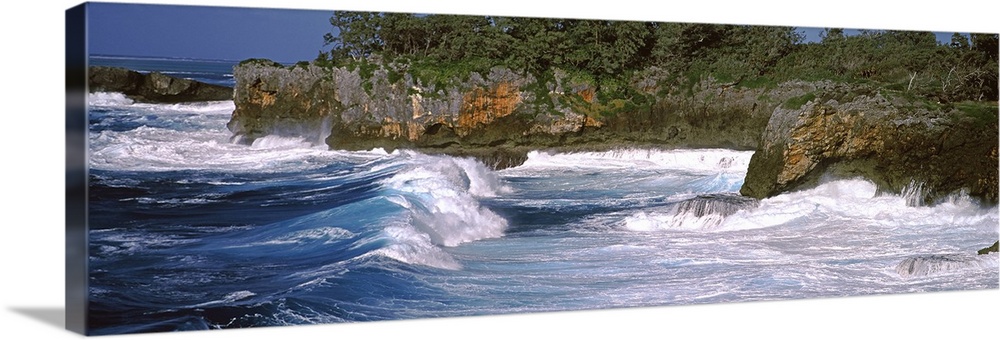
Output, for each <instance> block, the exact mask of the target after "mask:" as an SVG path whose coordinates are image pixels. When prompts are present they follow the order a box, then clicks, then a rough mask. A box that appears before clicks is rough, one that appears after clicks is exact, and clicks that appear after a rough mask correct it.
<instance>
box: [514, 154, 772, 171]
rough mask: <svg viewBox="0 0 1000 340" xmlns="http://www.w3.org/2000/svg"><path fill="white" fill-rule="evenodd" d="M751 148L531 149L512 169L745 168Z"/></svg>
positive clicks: (723, 169)
mask: <svg viewBox="0 0 1000 340" xmlns="http://www.w3.org/2000/svg"><path fill="white" fill-rule="evenodd" d="M751 156H753V151H735V150H726V149H692V150H686V149H678V150H652V149H619V150H611V151H605V152H574V153H548V152H540V151H532V152H529V153H528V159H527V160H526V161H525V162H524V164H522V165H521V166H519V167H515V168H514V169H513V171H518V170H520V171H524V170H536V169H553V168H555V169H567V168H570V169H573V168H576V169H620V168H629V169H631V168H657V169H671V170H682V171H692V172H712V173H718V172H743V173H745V172H746V171H747V168H748V167H749V164H750V157H751Z"/></svg>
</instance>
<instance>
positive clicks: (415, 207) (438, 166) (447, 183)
mask: <svg viewBox="0 0 1000 340" xmlns="http://www.w3.org/2000/svg"><path fill="white" fill-rule="evenodd" d="M406 158H407V159H406V161H405V162H406V167H405V168H404V169H403V170H401V171H399V172H398V173H397V174H396V175H395V176H393V177H391V178H389V179H386V180H385V181H384V182H383V184H384V185H385V186H386V187H388V188H391V189H392V190H393V191H395V192H398V193H401V194H402V197H403V198H405V200H406V201H407V202H406V203H404V204H400V205H401V206H403V207H404V208H406V209H408V210H409V211H411V213H412V217H413V221H412V224H413V225H414V227H416V228H418V229H419V230H420V231H421V232H423V233H426V234H427V235H428V236H429V237H430V240H431V241H432V242H433V243H434V244H437V245H443V246H448V247H451V246H456V245H459V244H461V243H464V242H470V241H475V240H480V239H484V238H493V237H500V236H501V235H503V230H504V229H505V228H506V227H507V221H506V220H504V219H503V218H502V217H500V216H499V215H497V214H496V213H494V212H492V211H490V210H489V209H487V208H485V207H482V206H481V205H480V204H479V200H478V197H492V196H496V195H497V194H498V193H499V192H502V191H505V190H508V189H506V187H504V186H503V185H502V184H501V183H500V179H499V177H497V176H496V174H495V173H494V172H492V171H490V170H488V169H486V167H485V166H483V165H482V164H480V163H478V162H476V161H474V160H472V159H466V158H455V157H449V156H428V155H423V154H419V153H412V152H407V157H406ZM397 200H398V199H397ZM397 204H399V203H397Z"/></svg>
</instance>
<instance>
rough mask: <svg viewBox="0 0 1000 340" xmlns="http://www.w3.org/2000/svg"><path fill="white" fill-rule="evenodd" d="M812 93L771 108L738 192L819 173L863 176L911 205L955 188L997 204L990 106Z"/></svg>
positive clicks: (771, 190)
mask: <svg viewBox="0 0 1000 340" xmlns="http://www.w3.org/2000/svg"><path fill="white" fill-rule="evenodd" d="M855 90H856V89H855ZM812 96H814V97H810V98H811V100H809V101H808V102H806V103H804V104H802V105H801V106H799V107H792V108H789V107H779V108H777V109H775V111H774V113H773V114H772V115H771V118H770V121H769V122H768V125H767V128H766V129H765V130H764V133H763V135H762V138H761V144H760V145H759V147H758V148H757V152H756V153H755V154H754V155H753V158H752V159H751V161H750V166H749V169H748V173H747V177H746V181H745V182H744V185H743V187H742V188H741V190H740V193H742V194H743V195H746V196H750V197H757V198H764V197H770V196H774V195H777V194H779V193H782V192H786V191H790V190H798V189H804V188H809V187H812V186H815V185H816V184H818V183H819V182H820V181H822V180H823V179H824V177H825V176H833V177H839V178H843V177H864V178H866V179H868V180H871V181H873V182H875V183H876V184H877V185H878V186H879V188H880V190H883V191H888V192H895V193H901V194H904V195H905V196H906V197H907V198H909V199H910V202H909V203H910V204H911V205H923V204H932V203H934V202H935V201H938V200H940V199H942V198H944V197H945V196H947V195H950V194H953V193H958V192H965V193H967V194H969V195H970V196H973V197H977V198H979V199H982V200H985V201H987V202H991V203H996V202H997V187H998V183H997V164H998V161H997V146H998V140H997V139H998V137H997V133H998V131H997V115H996V112H988V111H986V112H985V113H984V112H967V111H966V110H962V109H960V108H958V107H957V105H956V107H952V108H950V109H949V108H937V109H934V110H931V109H927V108H925V107H919V106H913V105H912V102H909V101H905V100H901V99H897V100H891V99H888V98H886V97H883V96H882V95H881V94H879V93H875V91H869V92H868V93H858V92H856V91H854V90H843V89H839V88H829V89H825V91H822V92H820V93H819V94H818V95H812ZM786 106H787V105H786ZM994 111H995V109H994Z"/></svg>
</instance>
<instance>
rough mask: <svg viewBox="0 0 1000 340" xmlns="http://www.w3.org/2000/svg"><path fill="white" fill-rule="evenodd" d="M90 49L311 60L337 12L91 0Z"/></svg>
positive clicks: (105, 52) (112, 52) (95, 51)
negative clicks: (119, 2) (331, 18)
mask: <svg viewBox="0 0 1000 340" xmlns="http://www.w3.org/2000/svg"><path fill="white" fill-rule="evenodd" d="M89 6H90V8H88V15H89V20H88V29H89V41H88V43H89V49H90V54H103V55H109V54H110V55H127V56H149V57H184V58H201V59H226V60H243V59H247V58H268V59H272V60H276V61H281V62H294V61H299V60H312V59H315V58H316V55H317V54H318V53H319V51H320V49H323V47H324V46H323V34H325V33H327V32H330V29H331V26H330V22H329V19H330V16H331V15H332V14H333V12H332V11H316V10H289V9H259V8H236V7H228V8H227V7H202V6H169V5H139V4H111V3H90V4H89Z"/></svg>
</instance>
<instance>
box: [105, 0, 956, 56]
mask: <svg viewBox="0 0 1000 340" xmlns="http://www.w3.org/2000/svg"><path fill="white" fill-rule="evenodd" d="M90 6H91V8H90V11H89V12H90V13H89V15H90V20H89V23H88V24H89V28H88V29H89V32H90V33H89V38H90V40H89V46H90V53H91V54H98V55H121V56H146V57H180V58H198V59H222V60H244V59H248V58H267V59H271V60H275V61H279V62H285V63H290V62H296V61H300V60H312V59H315V58H316V56H317V54H318V53H319V51H320V50H325V49H326V46H324V42H323V35H324V34H326V33H327V32H330V31H331V30H332V27H331V25H330V23H329V19H330V16H331V15H332V11H329V10H292V9H261V8H240V7H211V6H176V5H150V4H120V3H91V4H90ZM822 30H823V29H822V28H814V27H803V28H800V31H801V32H803V33H804V34H805V41H806V42H815V41H819V34H820V32H822ZM852 32H857V31H855V30H846V33H847V34H852ZM937 38H938V41H939V42H949V41H950V39H951V33H950V32H944V33H938V34H937Z"/></svg>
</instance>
